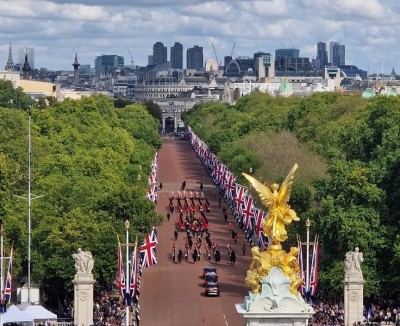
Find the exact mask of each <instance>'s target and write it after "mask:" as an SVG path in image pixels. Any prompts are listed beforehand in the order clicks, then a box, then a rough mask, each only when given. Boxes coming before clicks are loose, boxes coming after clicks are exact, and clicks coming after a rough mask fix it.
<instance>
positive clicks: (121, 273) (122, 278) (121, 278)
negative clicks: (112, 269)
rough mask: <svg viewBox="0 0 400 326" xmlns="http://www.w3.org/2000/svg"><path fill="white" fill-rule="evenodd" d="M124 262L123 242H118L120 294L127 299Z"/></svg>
mask: <svg viewBox="0 0 400 326" xmlns="http://www.w3.org/2000/svg"><path fill="white" fill-rule="evenodd" d="M125 281H126V280H125V272H124V264H123V262H122V250H121V244H120V243H119V242H118V286H119V294H120V296H121V297H122V298H123V299H124V300H125V297H126V282H125Z"/></svg>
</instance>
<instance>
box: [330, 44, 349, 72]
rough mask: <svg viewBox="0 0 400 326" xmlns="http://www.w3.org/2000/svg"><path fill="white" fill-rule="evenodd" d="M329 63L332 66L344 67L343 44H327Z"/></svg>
mask: <svg viewBox="0 0 400 326" xmlns="http://www.w3.org/2000/svg"><path fill="white" fill-rule="evenodd" d="M329 61H330V64H331V65H332V66H344V65H345V64H346V49H345V46H344V45H343V44H340V43H337V42H329Z"/></svg>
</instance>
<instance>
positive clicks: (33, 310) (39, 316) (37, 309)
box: [18, 304, 57, 322]
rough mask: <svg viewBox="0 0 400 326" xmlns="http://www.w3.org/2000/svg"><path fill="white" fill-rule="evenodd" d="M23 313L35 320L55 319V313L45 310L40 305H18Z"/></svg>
mask: <svg viewBox="0 0 400 326" xmlns="http://www.w3.org/2000/svg"><path fill="white" fill-rule="evenodd" d="M18 308H19V309H21V310H22V311H23V312H24V313H26V314H27V315H29V316H31V317H32V318H33V320H34V321H35V322H39V321H48V320H57V315H56V314H53V313H52V312H51V311H49V310H47V309H46V308H44V307H43V306H41V305H25V304H21V305H19V306H18Z"/></svg>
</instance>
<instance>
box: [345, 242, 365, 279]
mask: <svg viewBox="0 0 400 326" xmlns="http://www.w3.org/2000/svg"><path fill="white" fill-rule="evenodd" d="M363 261H364V258H363V253H362V252H360V250H359V248H358V247H356V249H355V251H349V252H348V253H346V258H345V260H344V271H345V273H346V274H347V273H349V272H356V273H360V274H361V273H362V271H361V263H362V262H363Z"/></svg>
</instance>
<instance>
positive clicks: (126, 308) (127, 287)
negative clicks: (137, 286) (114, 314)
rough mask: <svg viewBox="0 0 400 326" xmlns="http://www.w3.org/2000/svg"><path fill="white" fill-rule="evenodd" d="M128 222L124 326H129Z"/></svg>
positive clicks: (127, 229) (126, 225)
mask: <svg viewBox="0 0 400 326" xmlns="http://www.w3.org/2000/svg"><path fill="white" fill-rule="evenodd" d="M129 224H130V223H129V221H128V220H126V221H125V229H126V276H125V289H126V290H125V293H126V294H125V295H126V297H125V298H124V299H125V326H129V306H128V300H127V299H128V298H127V294H128V290H129V289H130V284H129V286H128V283H129V281H130V279H129Z"/></svg>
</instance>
